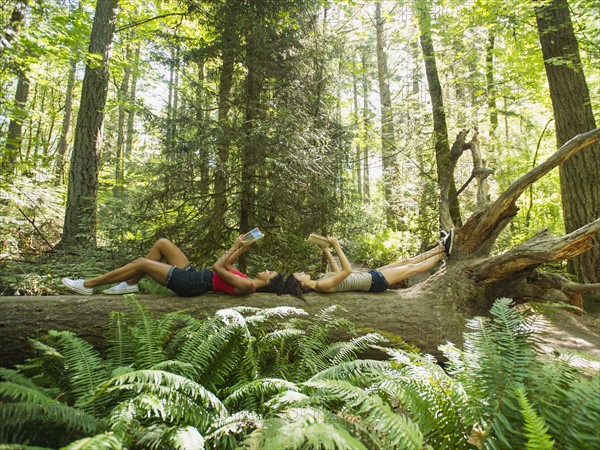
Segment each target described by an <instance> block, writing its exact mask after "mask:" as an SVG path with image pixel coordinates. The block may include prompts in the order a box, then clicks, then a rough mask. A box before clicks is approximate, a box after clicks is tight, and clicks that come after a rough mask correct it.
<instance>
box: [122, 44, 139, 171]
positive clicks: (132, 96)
mask: <svg viewBox="0 0 600 450" xmlns="http://www.w3.org/2000/svg"><path fill="white" fill-rule="evenodd" d="M139 74H140V45H139V44H137V45H136V46H135V56H134V58H133V68H132V70H131V84H130V87H129V88H130V89H129V107H128V108H127V138H126V139H125V160H126V161H129V160H130V159H131V154H132V152H133V138H134V136H135V128H134V124H135V110H136V106H135V100H136V96H137V81H138V77H139Z"/></svg>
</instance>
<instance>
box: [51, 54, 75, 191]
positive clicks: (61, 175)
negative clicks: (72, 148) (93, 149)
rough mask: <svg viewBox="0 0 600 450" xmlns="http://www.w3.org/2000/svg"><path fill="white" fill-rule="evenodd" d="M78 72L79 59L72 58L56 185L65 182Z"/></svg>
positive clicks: (61, 130) (56, 165)
mask: <svg viewBox="0 0 600 450" xmlns="http://www.w3.org/2000/svg"><path fill="white" fill-rule="evenodd" d="M76 72H77V59H75V58H74V57H71V59H70V61H69V75H68V78H67V87H66V93H65V108H64V111H63V121H62V126H61V128H60V138H59V141H58V152H57V154H56V162H55V169H54V173H55V175H56V185H57V186H58V185H60V184H62V182H63V178H64V172H65V155H66V154H67V147H68V137H69V129H70V128H71V113H72V112H73V91H74V89H75V74H76Z"/></svg>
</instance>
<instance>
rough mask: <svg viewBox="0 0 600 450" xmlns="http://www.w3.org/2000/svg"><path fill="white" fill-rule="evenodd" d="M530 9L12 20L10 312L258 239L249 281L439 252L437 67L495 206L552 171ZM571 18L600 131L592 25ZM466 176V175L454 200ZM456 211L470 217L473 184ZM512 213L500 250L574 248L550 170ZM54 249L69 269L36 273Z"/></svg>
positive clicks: (302, 7) (7, 20)
mask: <svg viewBox="0 0 600 450" xmlns="http://www.w3.org/2000/svg"><path fill="white" fill-rule="evenodd" d="M539 4H540V3H539V2H522V1H519V2H517V1H486V0H482V1H466V2H465V1H461V2H455V1H446V2H435V1H429V0H414V1H413V2H402V1H384V2H355V1H338V2H334V1H313V0H305V1H294V0H286V1H275V0H273V1H268V0H255V1H254V0H253V1H250V0H249V1H216V0H214V1H179V2H175V1H173V2H170V1H161V2H153V1H146V2H139V1H137V0H131V1H127V2H125V1H120V2H119V1H117V0H99V1H98V3H97V4H95V3H94V2H90V1H51V0H48V1H26V0H15V1H12V2H4V3H3V4H2V6H1V8H0V19H1V21H2V30H3V31H2V36H1V37H0V38H1V43H0V52H1V58H2V66H1V68H0V86H1V88H0V149H1V150H2V156H1V159H0V175H1V180H0V235H1V238H2V239H1V240H2V248H1V249H0V254H1V258H2V261H3V266H5V267H4V270H3V272H4V275H3V280H2V283H0V292H1V293H2V294H4V295H11V294H15V293H16V294H40V293H42V294H44V293H53V292H54V291H55V289H56V288H57V286H56V284H55V282H56V278H57V277H58V276H64V275H69V274H70V273H71V272H77V274H78V275H82V276H86V275H92V274H97V273H98V272H102V271H103V270H106V269H110V268H112V267H114V266H116V265H118V264H121V263H124V262H126V261H128V260H130V259H131V258H134V257H138V256H141V255H142V254H143V253H145V252H146V251H147V249H148V248H149V246H150V244H151V243H152V242H153V241H154V240H155V239H157V238H159V237H168V238H170V239H171V240H173V241H174V242H176V243H177V244H178V245H179V246H180V247H181V248H182V249H183V250H184V251H185V253H186V254H188V255H189V257H190V259H191V260H193V261H194V263H195V264H196V265H198V266H205V265H210V264H212V263H213V262H214V260H215V255H218V254H219V253H220V252H221V250H222V248H224V247H225V246H227V245H228V244H229V243H230V241H231V239H232V237H233V236H235V235H236V234H237V233H238V232H240V231H242V232H243V231H247V230H249V229H251V228H253V227H254V226H259V227H260V228H261V230H263V232H265V234H266V235H267V239H265V240H264V242H261V243H260V244H259V245H256V246H255V248H254V249H253V251H252V252H250V253H249V254H248V259H247V260H243V261H241V264H242V268H243V269H244V270H246V269H247V270H249V271H250V272H252V271H256V270H258V269H261V268H264V267H267V268H270V269H275V270H280V271H283V272H290V271H294V270H299V269H304V270H307V269H310V270H314V271H318V270H319V269H320V268H321V264H322V262H321V260H320V259H319V255H318V254H317V253H318V252H315V251H314V247H312V246H311V245H310V244H307V243H306V242H305V238H306V237H307V236H308V233H310V232H311V231H316V232H320V233H322V234H334V235H336V236H338V237H340V238H342V241H343V243H344V246H345V248H346V249H347V251H348V254H349V255H350V257H351V259H352V260H354V261H356V262H360V263H364V264H365V265H369V266H375V265H378V264H384V263H387V262H389V261H392V260H396V259H399V258H403V257H408V256H412V255H414V254H415V253H418V252H419V251H420V250H422V249H424V248H426V247H427V246H428V245H430V244H431V243H432V242H433V241H434V240H436V239H437V238H438V232H439V211H438V209H439V204H438V202H439V195H438V180H439V176H440V172H439V170H440V167H439V166H438V164H437V161H436V150H437V145H438V143H439V140H438V139H436V137H437V136H439V129H436V128H435V127H436V123H435V118H434V115H435V111H436V108H434V107H433V106H432V92H434V93H435V91H432V86H431V83H428V77H427V74H426V71H425V66H426V64H425V63H426V62H427V60H429V61H431V60H432V58H433V59H434V61H435V63H436V65H437V71H438V74H439V82H440V86H439V88H440V89H441V91H440V93H441V97H442V98H443V111H444V113H445V123H446V125H447V129H446V136H447V138H448V139H449V140H452V139H453V137H454V136H455V135H456V134H458V133H459V132H460V130H463V129H470V130H475V129H476V130H477V131H478V133H479V140H480V142H481V148H482V152H483V154H484V158H485V160H486V162H487V167H489V168H491V169H492V170H493V171H494V174H493V177H491V178H490V180H489V181H490V195H491V197H492V198H494V197H495V196H497V194H498V193H499V192H502V191H504V189H505V188H506V187H507V186H508V185H510V183H512V182H513V181H514V180H515V179H516V178H518V177H519V176H520V175H522V174H523V173H525V172H527V171H528V170H529V169H531V168H532V167H534V166H536V165H537V164H539V162H540V161H542V160H544V159H545V158H547V157H548V156H549V155H551V154H553V153H554V152H555V151H556V148H557V142H556V141H557V139H556V132H555V123H554V119H553V108H552V103H551V97H550V93H549V88H548V82H547V78H546V71H545V68H544V59H543V57H542V52H541V49H540V37H539V34H538V29H537V27H536V17H535V7H536V6H539ZM565 5H566V3H565ZM568 6H569V7H570V8H569V11H570V16H571V20H572V23H573V26H574V32H575V36H576V38H577V42H578V44H579V52H580V57H581V66H582V70H583V72H584V73H585V76H586V80H587V85H588V87H589V91H590V98H591V100H592V105H591V107H592V110H593V111H594V113H595V115H597V112H598V110H599V108H600V104H599V103H598V99H599V98H600V95H598V94H599V93H600V74H599V70H598V67H599V65H598V62H599V61H600V27H599V24H598V20H597V17H598V16H600V10H599V8H598V5H597V4H596V3H595V2H593V1H589V0H583V1H573V2H570V4H569V5H568ZM423 11H425V12H426V13H427V14H422V12H423ZM102 17H103V18H104V20H106V22H105V25H108V26H103V27H101V26H99V28H97V31H96V33H94V32H93V24H94V20H100V19H99V18H102ZM423 34H429V35H430V37H431V38H432V41H431V42H432V44H433V53H430V54H428V55H427V57H426V58H424V56H423V52H422V39H420V37H421V36H422V35H423ZM566 63H567V62H566V61H564V60H560V59H558V60H555V61H553V62H552V64H557V65H561V64H566ZM84 99H85V101H84ZM471 169H472V167H471V165H470V163H464V164H462V163H461V162H459V165H458V166H457V169H456V171H455V176H456V184H457V186H463V185H464V184H465V183H466V182H467V180H469V178H470V176H471ZM457 199H458V201H459V207H460V211H462V214H464V215H465V216H468V215H469V214H470V213H471V212H473V211H474V210H475V208H476V193H475V186H473V185H468V186H467V187H466V189H465V191H464V192H462V193H461V195H460V197H457ZM585 201H586V202H589V203H593V202H595V201H596V202H597V199H593V198H588V199H585ZM518 206H519V207H520V208H521V212H520V213H519V214H518V215H517V217H515V218H514V219H513V220H512V221H511V222H510V225H509V226H508V227H507V228H506V230H504V231H503V233H502V235H501V236H500V238H499V239H498V240H497V242H496V248H495V249H494V251H495V252H498V253H499V252H502V251H503V250H504V249H506V248H510V247H512V246H514V245H515V244H516V243H519V242H522V241H523V240H524V239H525V238H527V237H529V236H531V235H532V234H534V233H536V232H537V231H539V230H540V229H542V228H544V227H547V228H548V229H549V230H550V231H551V232H552V233H554V234H563V233H564V231H565V226H564V221H563V215H562V214H563V209H562V207H561V187H560V183H559V173H558V170H555V171H553V172H551V173H550V174H549V175H548V176H546V177H544V178H543V179H541V180H540V181H538V182H537V183H536V184H535V186H533V187H532V188H530V191H529V195H526V196H523V197H522V198H521V199H520V200H519V202H518ZM455 222H456V221H455ZM58 248H60V249H63V250H67V252H68V255H69V256H68V258H67V259H66V260H65V261H63V262H61V264H60V265H54V266H44V268H43V269H41V270H40V265H39V262H40V261H43V260H44V258H47V259H52V260H54V258H55V255H51V254H50V253H48V252H49V251H50V250H53V249H58ZM40 255H41V256H42V258H41V259H39V258H38V259H36V260H35V262H36V263H38V265H37V266H33V268H30V267H29V266H27V264H28V262H31V261H32V260H34V257H37V256H40ZM558 269H563V268H561V267H558ZM10 274H16V275H10Z"/></svg>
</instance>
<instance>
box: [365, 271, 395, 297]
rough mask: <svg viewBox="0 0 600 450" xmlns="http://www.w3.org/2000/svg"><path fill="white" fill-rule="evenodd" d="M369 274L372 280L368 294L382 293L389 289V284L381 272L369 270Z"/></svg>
mask: <svg viewBox="0 0 600 450" xmlns="http://www.w3.org/2000/svg"><path fill="white" fill-rule="evenodd" d="M369 273H370V274H371V278H373V281H371V287H370V288H369V292H383V291H387V290H388V289H389V288H390V283H388V281H387V280H386V279H385V277H384V276H383V274H382V273H381V272H379V271H378V270H371V271H370V272H369Z"/></svg>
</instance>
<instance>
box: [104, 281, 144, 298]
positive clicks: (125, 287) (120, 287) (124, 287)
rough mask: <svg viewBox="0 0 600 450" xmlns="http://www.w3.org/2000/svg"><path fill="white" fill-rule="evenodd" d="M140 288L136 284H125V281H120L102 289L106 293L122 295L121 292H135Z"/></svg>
mask: <svg viewBox="0 0 600 450" xmlns="http://www.w3.org/2000/svg"><path fill="white" fill-rule="evenodd" d="M139 290H140V289H139V288H138V285H137V284H127V282H126V281H122V282H120V283H119V284H117V285H115V286H113V287H111V288H109V289H105V290H103V291H102V293H103V294H106V295H123V294H135V293H136V292H138V291H139Z"/></svg>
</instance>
